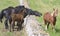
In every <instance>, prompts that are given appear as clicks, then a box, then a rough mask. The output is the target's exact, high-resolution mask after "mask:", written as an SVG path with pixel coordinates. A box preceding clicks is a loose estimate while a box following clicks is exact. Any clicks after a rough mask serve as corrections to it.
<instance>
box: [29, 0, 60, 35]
mask: <svg viewBox="0 0 60 36" xmlns="http://www.w3.org/2000/svg"><path fill="white" fill-rule="evenodd" d="M29 1H30V7H31V8H32V9H34V10H37V11H39V12H41V13H42V14H43V15H44V13H46V12H47V11H50V12H52V10H53V8H58V10H59V11H58V16H57V22H56V26H55V28H56V31H52V29H51V25H50V26H49V29H48V31H47V32H48V33H49V34H50V36H60V16H59V15H60V0H37V1H36V0H33V1H32V0H29ZM38 21H39V22H41V23H43V16H42V17H39V18H38Z"/></svg>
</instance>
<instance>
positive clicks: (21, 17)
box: [10, 9, 26, 32]
mask: <svg viewBox="0 0 60 36" xmlns="http://www.w3.org/2000/svg"><path fill="white" fill-rule="evenodd" d="M25 11H26V10H25V9H23V10H21V11H20V12H19V13H18V14H15V13H12V14H11V21H10V32H11V28H12V30H13V31H14V25H15V21H17V22H18V29H17V30H19V29H21V27H22V23H21V21H23V20H24V14H25Z"/></svg>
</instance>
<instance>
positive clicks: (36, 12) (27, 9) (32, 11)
mask: <svg viewBox="0 0 60 36" xmlns="http://www.w3.org/2000/svg"><path fill="white" fill-rule="evenodd" d="M25 9H26V13H25V15H24V18H25V17H26V16H27V15H35V16H39V17H40V16H42V13H41V12H38V11H36V10H32V9H29V8H25Z"/></svg>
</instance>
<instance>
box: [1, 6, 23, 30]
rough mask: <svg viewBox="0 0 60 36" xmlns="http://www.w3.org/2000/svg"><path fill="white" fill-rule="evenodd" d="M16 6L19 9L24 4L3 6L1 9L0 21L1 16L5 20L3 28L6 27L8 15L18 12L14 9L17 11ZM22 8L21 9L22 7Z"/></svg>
mask: <svg viewBox="0 0 60 36" xmlns="http://www.w3.org/2000/svg"><path fill="white" fill-rule="evenodd" d="M18 7H19V8H20V9H19V10H21V9H22V8H24V6H16V7H15V8H14V7H12V6H9V7H8V8H5V9H3V10H2V11H1V13H0V21H1V22H2V19H3V17H5V18H6V19H5V21H4V24H5V29H8V20H9V19H10V18H11V17H10V15H11V14H12V12H13V13H16V14H17V13H18V12H16V11H18V10H17V9H18ZM22 10H23V9H22Z"/></svg>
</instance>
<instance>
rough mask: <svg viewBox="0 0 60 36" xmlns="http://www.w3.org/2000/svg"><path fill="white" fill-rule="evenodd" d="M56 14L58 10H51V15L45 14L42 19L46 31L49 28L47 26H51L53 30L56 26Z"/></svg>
mask: <svg viewBox="0 0 60 36" xmlns="http://www.w3.org/2000/svg"><path fill="white" fill-rule="evenodd" d="M57 14H58V9H53V15H51V14H50V13H49V12H47V13H45V14H44V16H43V19H44V23H45V25H46V28H45V29H46V30H47V28H48V27H49V24H51V26H52V29H54V27H55V25H56V20H57V19H56V17H57Z"/></svg>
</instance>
